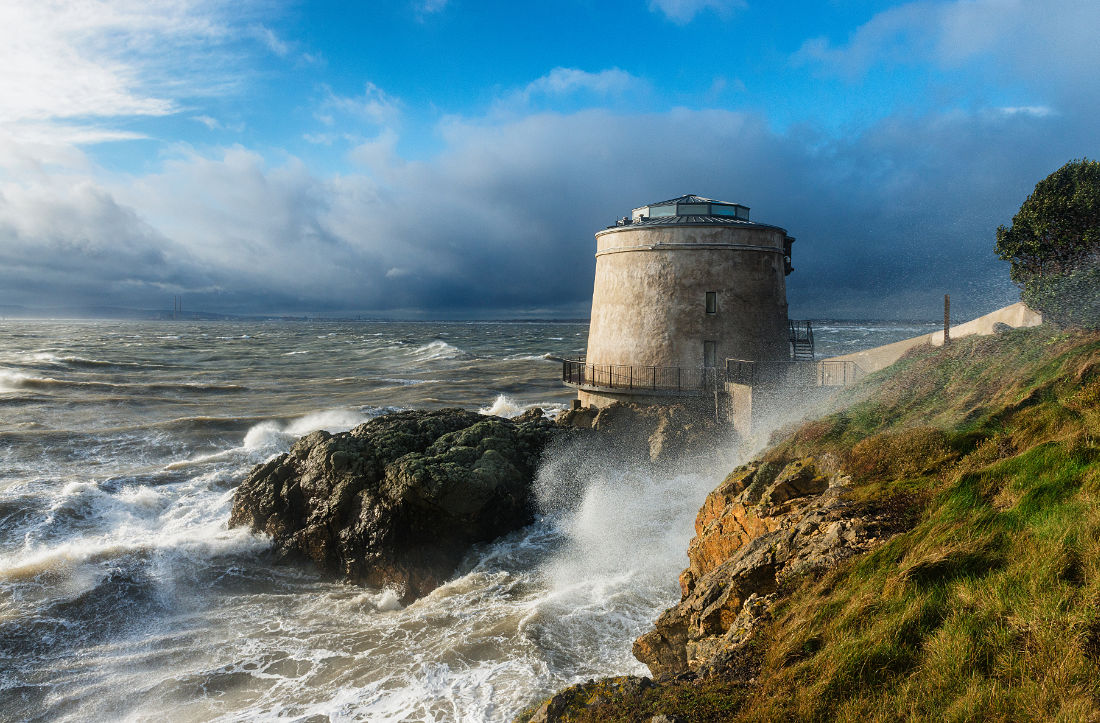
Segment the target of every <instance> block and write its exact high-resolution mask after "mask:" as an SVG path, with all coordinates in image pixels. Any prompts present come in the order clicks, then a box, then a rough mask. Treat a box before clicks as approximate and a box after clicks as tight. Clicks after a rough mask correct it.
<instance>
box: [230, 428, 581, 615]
mask: <svg viewBox="0 0 1100 723" xmlns="http://www.w3.org/2000/svg"><path fill="white" fill-rule="evenodd" d="M560 434H562V431H561V430H560V428H558V427H555V426H554V425H553V423H552V422H550V421H548V420H546V419H544V418H543V417H542V414H541V412H536V413H533V414H528V415H525V416H524V417H522V418H519V419H516V420H508V419H501V418H499V417H487V416H484V415H481V414H477V413H474V412H468V411H464V410H461V409H441V410H437V411H431V412H398V413H395V414H388V415H386V416H383V417H379V418H377V419H373V420H371V421H369V422H366V423H365V424H361V425H359V426H358V427H356V428H355V429H353V430H351V431H350V432H344V433H341V434H335V435H334V434H329V433H328V432H324V431H319V432H313V433H312V434H309V435H307V436H305V437H303V438H302V439H300V440H298V442H297V443H295V445H294V446H293V447H292V448H291V450H290V451H289V452H288V453H286V454H283V455H280V456H279V457H276V458H275V459H273V460H271V461H270V462H267V463H266V464H262V465H258V466H257V467H256V468H254V469H253V470H252V472H251V473H250V474H249V475H248V478H247V479H245V481H244V482H243V483H242V484H241V486H240V487H238V488H237V491H236V494H235V496H234V500H233V511H232V516H231V518H230V526H237V525H247V526H248V527H250V528H251V529H253V530H256V531H258V532H264V533H266V534H268V535H270V536H271V537H272V538H273V539H274V548H275V551H276V553H277V554H278V555H280V556H281V557H284V558H288V559H300V558H305V559H308V560H310V561H312V562H314V563H316V564H317V565H318V566H319V567H321V568H322V569H325V570H329V571H331V572H334V573H337V574H339V575H341V576H343V577H345V578H347V579H350V580H352V581H356V582H361V583H366V584H369V585H373V586H376V587H382V586H393V587H397V588H399V589H401V590H403V591H404V600H405V601H411V600H413V599H415V598H417V597H420V596H422V595H424V594H426V593H428V592H430V591H431V590H433V589H434V588H435V587H438V586H439V585H440V584H442V583H443V582H445V581H446V580H447V579H448V578H449V577H450V576H451V574H452V573H453V572H454V569H455V566H456V565H457V564H458V563H459V561H460V560H461V559H462V556H463V555H464V554H465V552H466V550H467V549H468V548H469V546H470V545H472V544H474V543H476V542H484V541H488V540H492V539H494V538H495V537H498V536H500V535H502V534H505V533H507V532H510V531H512V530H514V529H517V528H519V527H522V526H523V525H526V524H529V523H530V522H531V521H532V519H533V512H534V506H533V502H532V493H531V481H532V480H533V478H534V475H535V472H536V469H537V467H538V463H539V460H540V457H541V455H542V452H543V449H544V448H545V447H546V445H547V444H548V443H549V442H550V441H551V440H552V439H554V438H555V437H556V436H559V435H560Z"/></svg>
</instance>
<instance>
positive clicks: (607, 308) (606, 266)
mask: <svg viewBox="0 0 1100 723" xmlns="http://www.w3.org/2000/svg"><path fill="white" fill-rule="evenodd" d="M785 237H786V234H785V232H784V231H783V230H782V229H776V228H771V227H761V228H733V227H722V226H702V227H691V226H665V227H655V228H653V227H639V228H632V227H630V226H622V227H616V228H612V229H608V230H606V231H601V232H600V233H598V234H596V248H597V252H596V277H595V284H594V288H593V293H592V323H591V327H590V330H589V335H588V357H587V360H588V362H589V363H591V364H624V365H634V366H678V367H685V368H699V367H701V366H702V365H703V342H704V341H706V340H713V341H715V342H717V349H716V358H717V362H718V365H719V366H721V365H722V363H723V361H724V360H725V359H726V358H730V357H732V358H739V359H786V358H787V357H788V355H789V353H788V342H787V290H786V279H785V274H784V272H783V240H784V238H785ZM708 291H715V292H717V293H718V310H717V313H716V314H707V313H706V307H705V302H706V292H708Z"/></svg>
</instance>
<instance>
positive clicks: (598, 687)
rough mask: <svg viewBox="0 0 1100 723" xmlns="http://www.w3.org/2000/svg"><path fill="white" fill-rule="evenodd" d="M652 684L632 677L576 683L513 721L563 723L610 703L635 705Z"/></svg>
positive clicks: (648, 680) (647, 679) (646, 680)
mask: <svg viewBox="0 0 1100 723" xmlns="http://www.w3.org/2000/svg"><path fill="white" fill-rule="evenodd" d="M652 687H653V681H652V680H650V679H649V678H639V677H637V676H634V675H624V676H620V677H618V678H603V679H601V680H590V681H588V682H587V683H578V684H577V685H571V686H569V687H568V688H565V689H563V690H560V691H558V692H557V693H555V694H554V695H553V696H552V697H551V698H549V699H547V700H545V701H543V702H542V704H541V705H539V706H537V707H535V708H534V710H531V709H528V711H526V712H524V713H521V714H520V715H519V716H518V717H517V718H516V720H517V721H526V723H566V722H567V721H572V720H576V718H577V716H578V715H580V714H582V713H583V712H584V711H585V710H587V709H589V708H593V707H595V706H598V705H601V704H604V703H610V702H613V701H614V702H618V703H622V702H630V701H637V700H639V699H640V698H641V696H642V695H643V694H644V693H645V691H646V690H647V689H649V688H652Z"/></svg>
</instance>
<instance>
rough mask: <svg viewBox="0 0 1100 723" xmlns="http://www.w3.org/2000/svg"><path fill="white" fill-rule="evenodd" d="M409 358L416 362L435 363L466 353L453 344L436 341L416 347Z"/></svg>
mask: <svg viewBox="0 0 1100 723" xmlns="http://www.w3.org/2000/svg"><path fill="white" fill-rule="evenodd" d="M411 356H412V357H413V358H414V359H416V360H418V361H436V360H439V359H455V358H457V357H462V356H466V352H464V351H463V350H462V349H459V348H458V347H457V346H454V345H453V344H448V343H447V342H445V341H442V340H439V339H437V340H435V341H433V342H429V343H427V344H425V345H424V346H421V347H417V348H416V349H415V350H414V351H413V352H412V354H411Z"/></svg>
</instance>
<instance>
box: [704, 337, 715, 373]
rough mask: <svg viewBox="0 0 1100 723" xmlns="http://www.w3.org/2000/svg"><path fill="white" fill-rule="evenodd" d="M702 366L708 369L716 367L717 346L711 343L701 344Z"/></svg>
mask: <svg viewBox="0 0 1100 723" xmlns="http://www.w3.org/2000/svg"><path fill="white" fill-rule="evenodd" d="M703 366H705V367H707V368H708V369H710V368H713V367H716V366H718V344H717V343H715V342H713V341H704V342H703Z"/></svg>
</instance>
